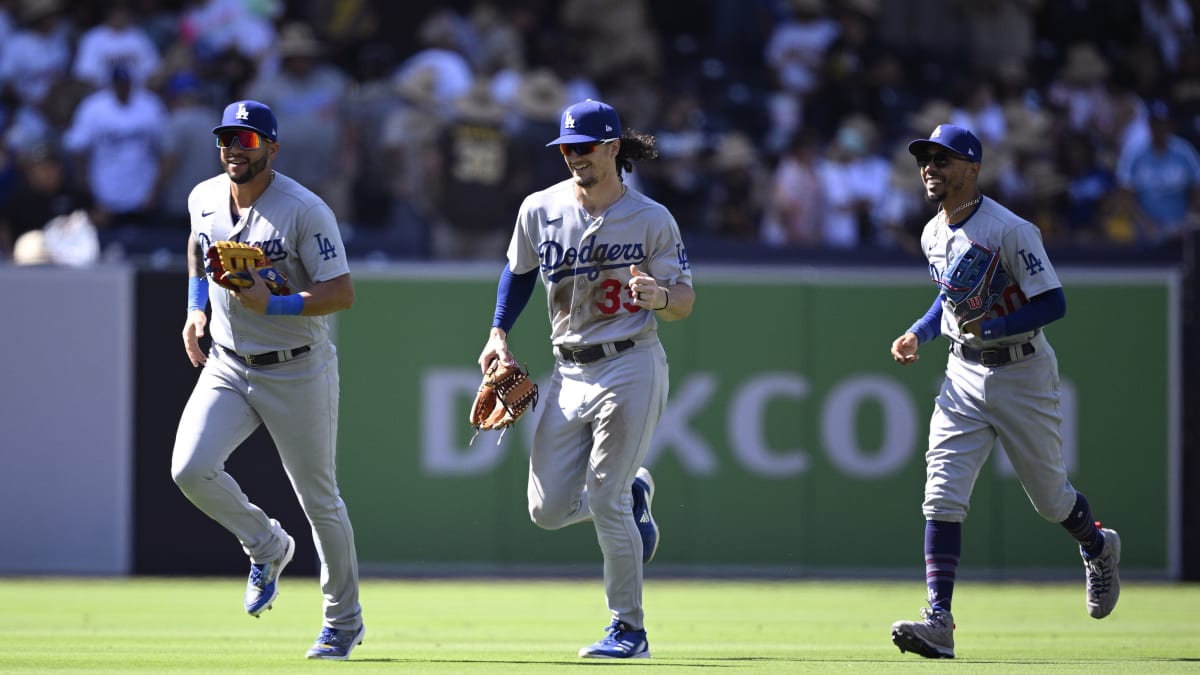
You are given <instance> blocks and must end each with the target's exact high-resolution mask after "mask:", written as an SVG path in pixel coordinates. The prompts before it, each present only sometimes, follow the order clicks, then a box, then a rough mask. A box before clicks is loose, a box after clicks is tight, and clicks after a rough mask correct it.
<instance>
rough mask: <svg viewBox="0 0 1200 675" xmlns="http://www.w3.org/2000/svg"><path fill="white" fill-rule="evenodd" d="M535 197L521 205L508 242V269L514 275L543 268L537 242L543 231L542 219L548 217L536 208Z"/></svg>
mask: <svg viewBox="0 0 1200 675" xmlns="http://www.w3.org/2000/svg"><path fill="white" fill-rule="evenodd" d="M535 196H536V195H530V196H529V197H526V198H525V201H524V202H522V203H521V208H520V209H519V210H518V211H517V222H516V225H515V226H514V227H513V236H512V240H510V241H509V242H508V268H509V269H510V270H512V271H513V273H514V274H524V273H526V272H528V271H530V270H534V269H537V268H538V267H540V266H541V259H540V258H539V257H538V250H537V243H536V241H537V238H538V232H539V231H540V230H541V227H540V225H541V221H540V219H541V218H545V217H546V216H545V210H544V209H541V208H536V207H535V203H536V202H535Z"/></svg>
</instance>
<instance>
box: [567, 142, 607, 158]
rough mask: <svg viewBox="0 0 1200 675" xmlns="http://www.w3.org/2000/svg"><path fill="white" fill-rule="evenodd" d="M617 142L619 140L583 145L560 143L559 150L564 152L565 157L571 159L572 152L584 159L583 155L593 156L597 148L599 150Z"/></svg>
mask: <svg viewBox="0 0 1200 675" xmlns="http://www.w3.org/2000/svg"><path fill="white" fill-rule="evenodd" d="M615 140H617V139H615V138H606V139H604V140H603V141H584V142H583V143H559V144H558V149H559V151H560V152H562V154H563V157H569V156H570V155H571V153H572V152H573V153H575V154H577V155H579V156H580V157H582V156H583V155H590V154H592V153H593V152H595V151H596V148H598V147H600V146H602V145H608V144H609V143H612V142H613V141H615Z"/></svg>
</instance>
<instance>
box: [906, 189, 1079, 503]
mask: <svg viewBox="0 0 1200 675" xmlns="http://www.w3.org/2000/svg"><path fill="white" fill-rule="evenodd" d="M972 241H974V242H976V243H979V244H982V245H983V246H986V247H987V248H989V249H991V250H993V251H997V250H998V251H999V252H1000V257H1001V260H1002V265H1003V267H1004V270H1005V271H1006V272H1007V274H1008V278H1009V285H1008V286H1007V287H1006V288H1005V290H1004V293H1003V296H1002V298H1001V300H1000V301H999V302H998V303H996V305H995V306H994V307H993V308H992V311H991V312H990V313H989V315H988V318H991V317H995V316H1004V315H1006V314H1011V313H1013V312H1015V311H1016V310H1017V309H1019V308H1020V307H1022V306H1024V305H1025V304H1026V302H1028V300H1027V298H1031V297H1034V296H1036V295H1038V294H1040V293H1043V292H1045V291H1048V290H1052V289H1055V288H1059V287H1060V286H1061V284H1060V283H1059V280H1058V276H1057V275H1056V274H1055V272H1054V267H1053V266H1052V265H1051V264H1050V258H1049V257H1048V256H1047V255H1046V250H1045V248H1044V247H1043V245H1042V237H1041V233H1040V232H1039V231H1038V229H1037V227H1036V226H1034V225H1033V224H1032V223H1030V222H1028V221H1026V220H1024V219H1023V218H1020V217H1018V216H1017V215H1015V214H1013V213H1012V212H1011V211H1009V210H1008V209H1006V208H1004V207H1003V206H1001V205H1000V204H999V203H997V202H996V201H994V200H992V199H990V198H988V197H984V198H983V199H982V202H981V204H980V206H979V209H978V211H976V212H975V214H974V215H972V216H971V218H970V219H969V220H967V221H966V222H965V223H964V224H963V225H962V226H961V227H950V226H949V225H947V224H946V220H945V217H944V216H943V214H942V213H941V212H939V213H938V215H937V216H935V217H934V218H933V219H932V220H930V221H929V223H928V224H927V225H926V226H925V230H924V232H923V233H922V235H921V244H922V248H923V249H924V251H925V255H926V257H927V258H928V259H929V272H930V275H931V276H932V277H933V279H934V281H937V280H939V279H941V278H942V277H943V275H944V274H945V273H946V271H947V267H948V266H949V265H950V263H951V261H953V260H954V259H955V257H956V256H957V255H958V254H959V253H960V252H961V251H962V250H964V249H965V248H967V247H969V246H970V243H971V242H972ZM942 333H943V334H944V335H946V336H947V338H949V339H950V341H951V351H952V356H951V357H950V358H949V361H948V363H947V365H946V379H945V381H944V382H943V384H942V389H941V392H940V393H939V394H938V397H937V405H936V407H935V409H934V413H933V419H932V421H931V423H930V431H929V454H928V455H927V459H928V479H927V481H926V484H925V504H924V509H923V510H924V513H925V517H926V518H936V519H937V520H943V521H951V522H961V521H962V520H963V519H964V518H966V515H967V508H968V502H969V499H970V495H971V490H972V489H973V487H974V485H975V479H976V478H977V477H978V475H979V471H980V469H981V468H982V466H983V463H984V461H985V460H986V459H987V457H988V455H989V454H990V453H991V450H992V446H993V445H994V444H995V441H996V439H997V438H999V440H1000V442H1001V443H1002V444H1003V445H1004V449H1005V451H1006V453H1007V454H1008V457H1009V459H1010V460H1011V461H1012V465H1013V468H1014V470H1015V471H1016V473H1017V477H1018V478H1019V479H1020V481H1021V485H1022V486H1023V487H1024V488H1025V492H1026V494H1028V495H1029V499H1030V501H1031V502H1033V505H1034V508H1035V509H1037V511H1038V513H1039V514H1040V515H1041V516H1042V517H1044V518H1046V519H1047V520H1050V521H1052V522H1056V523H1057V522H1061V521H1062V520H1063V519H1065V518H1066V517H1067V513H1068V512H1069V511H1070V509H1071V506H1072V504H1074V502H1075V495H1076V491H1075V488H1073V487H1072V486H1071V484H1070V482H1068V480H1067V475H1066V469H1065V467H1064V464H1063V456H1062V434H1061V430H1060V427H1061V425H1062V415H1061V413H1060V412H1059V407H1058V400H1059V388H1058V361H1057V358H1056V357H1055V354H1054V350H1053V349H1051V347H1050V343H1049V342H1048V341H1047V340H1046V336H1045V334H1044V333H1043V332H1042V331H1041V330H1035V331H1032V332H1028V333H1022V334H1017V335H1009V336H1006V337H1004V338H1002V339H1000V340H996V341H990V342H988V343H986V344H985V343H984V342H983V341H981V340H980V339H979V338H978V337H975V336H974V335H970V334H967V335H966V336H965V337H964V335H963V334H962V333H961V332H960V331H959V328H958V325H957V322H956V321H955V319H954V315H953V313H952V312H951V311H950V309H949V308H947V307H945V306H943V310H942ZM1023 345H1028V346H1025V347H1023ZM964 346H965V347H966V348H967V349H968V350H971V349H974V350H979V349H982V348H984V347H986V348H988V349H995V348H1000V349H1005V350H1007V351H1008V352H1009V354H1010V355H1011V356H1012V357H1013V358H1014V360H1015V362H1013V363H1010V364H1008V365H1005V366H1003V367H1002V368H991V367H989V366H988V365H983V364H980V363H979V362H977V361H972V360H968V359H964V358H961V355H962V353H963V351H962V350H963V348H964ZM1029 347H1032V350H1030V349H1029ZM1027 351H1028V352H1029V353H1028V354H1027V353H1026V352H1027ZM985 401H986V405H985V404H984V402H985Z"/></svg>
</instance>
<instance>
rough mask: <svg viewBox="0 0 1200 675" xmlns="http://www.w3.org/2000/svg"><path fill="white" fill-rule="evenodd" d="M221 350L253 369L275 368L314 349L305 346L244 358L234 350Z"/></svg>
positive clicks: (249, 355) (250, 355)
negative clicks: (278, 364) (277, 364)
mask: <svg viewBox="0 0 1200 675" xmlns="http://www.w3.org/2000/svg"><path fill="white" fill-rule="evenodd" d="M221 349H224V350H225V353H226V354H229V355H230V356H232V357H233V358H235V359H237V360H238V361H241V362H242V363H244V364H246V365H248V366H250V367H251V368H261V367H262V366H273V365H275V364H276V363H283V362H284V361H291V360H292V359H294V358H296V357H297V356H300V355H301V354H304V353H306V352H308V351H309V350H311V349H312V347H309V346H308V345H304V346H303V347H296V348H295V349H283V350H280V351H277V352H266V353H263V354H248V355H246V356H242V355H241V354H238V353H237V352H235V351H233V350H232V349H225V348H224V347H221Z"/></svg>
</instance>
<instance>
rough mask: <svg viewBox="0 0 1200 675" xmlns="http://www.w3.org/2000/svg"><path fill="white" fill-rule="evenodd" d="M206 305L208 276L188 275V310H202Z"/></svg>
mask: <svg viewBox="0 0 1200 675" xmlns="http://www.w3.org/2000/svg"><path fill="white" fill-rule="evenodd" d="M207 306H208V277H188V306H187V308H188V311H189V312H192V311H195V310H200V311H201V312H203V311H204V308H205V307H207Z"/></svg>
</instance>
